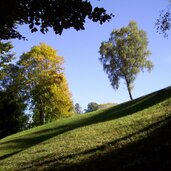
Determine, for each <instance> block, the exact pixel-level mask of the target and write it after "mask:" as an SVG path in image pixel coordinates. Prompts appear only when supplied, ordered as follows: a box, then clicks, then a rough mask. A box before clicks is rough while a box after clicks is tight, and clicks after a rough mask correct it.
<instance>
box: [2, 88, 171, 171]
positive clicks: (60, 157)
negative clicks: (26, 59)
mask: <svg viewBox="0 0 171 171" xmlns="http://www.w3.org/2000/svg"><path fill="white" fill-rule="evenodd" d="M170 117H171V88H167V89H164V90H161V91H158V92H155V93H152V94H150V95H147V96H144V97H141V98H139V99H136V100H134V101H130V102H126V103H123V104H121V105H118V106H115V107H112V108H109V109H106V110H101V111H96V112H92V113H88V114H84V115H79V116H75V117H71V118H66V119H60V120H57V121H55V122H53V123H50V124H47V125H43V126H40V127H36V128H33V129H30V130H27V131H23V132H20V133H18V134H14V135H11V136H8V137H6V138H4V139H2V140H0V170H4V171H5V170H13V171H15V170H16V171H17V170H53V169H55V170H60V169H64V170H66V169H68V170H70V169H69V168H70V167H72V168H74V169H78V170H79V168H81V169H83V168H84V165H85V168H88V169H90V168H89V167H88V164H87V165H86V163H89V162H90V161H93V160H95V159H96V161H97V159H99V158H101V159H102V158H103V157H104V156H106V155H109V154H110V153H112V154H113V152H115V151H117V150H119V149H122V148H125V147H126V146H128V145H129V144H133V143H136V142H139V141H141V140H143V139H145V138H148V137H149V136H150V135H151V134H152V133H153V132H154V131H155V130H157V129H159V128H160V127H162V126H163V125H165V124H167V123H168V122H169V121H170ZM95 163H96V162H95ZM103 165H105V163H104V164H103ZM103 165H102V164H101V166H100V163H99V164H98V166H96V165H93V164H91V165H90V166H91V169H92V170H93V169H94V170H96V169H98V167H103ZM106 167H107V166H106Z"/></svg>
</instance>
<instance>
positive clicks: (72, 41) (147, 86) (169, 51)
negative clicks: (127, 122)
mask: <svg viewBox="0 0 171 171" xmlns="http://www.w3.org/2000/svg"><path fill="white" fill-rule="evenodd" d="M91 2H92V3H93V5H97V6H99V7H101V6H102V7H104V8H105V9H106V10H107V12H108V13H113V14H114V15H115V17H114V18H113V19H112V20H111V21H110V22H107V23H105V24H103V25H100V24H98V23H93V22H91V21H89V20H87V22H86V24H85V28H86V29H85V30H83V31H79V32H77V31H75V30H74V29H68V30H65V31H64V32H63V34H62V35H61V36H59V35H55V34H54V32H53V31H52V30H50V31H49V32H48V34H46V35H43V34H41V33H39V32H37V33H30V30H29V29H28V27H26V26H22V27H20V28H19V30H20V31H21V32H22V33H23V35H24V36H26V37H27V38H28V41H22V40H12V43H13V45H14V47H15V48H14V51H15V52H16V56H20V55H21V54H22V53H23V52H26V51H29V50H30V48H31V47H32V46H34V45H38V44H39V43H40V42H44V43H46V44H48V45H50V46H52V47H53V48H54V49H56V50H57V51H58V54H59V55H60V56H63V57H64V60H65V64H64V67H65V74H66V76H67V80H68V84H69V88H70V91H71V93H72V97H73V101H74V103H77V102H78V103H79V104H80V105H81V106H82V108H83V109H85V108H86V107H87V104H88V103H89V102H96V103H98V104H101V103H107V102H114V103H121V102H124V101H127V100H129V95H128V92H127V89H126V85H125V84H124V81H121V84H120V87H119V89H118V90H117V91H115V90H114V89H113V88H112V86H111V85H110V82H109V79H108V77H107V74H106V73H104V72H103V67H102V65H101V64H100V62H99V60H98V58H99V57H100V55H99V53H98V51H99V47H100V44H101V42H102V41H107V40H108V38H109V35H110V33H111V32H112V30H113V29H118V28H120V27H123V26H127V25H128V23H129V22H130V21H131V20H134V21H136V22H137V24H138V26H139V28H140V29H143V30H144V31H146V32H147V36H148V41H149V46H148V47H149V50H150V51H151V53H152V55H151V56H150V58H149V59H150V60H151V61H152V62H153V64H154V69H153V70H152V71H151V73H148V72H144V73H140V74H139V75H138V76H137V79H136V80H135V83H134V89H133V91H132V94H133V97H134V98H137V97H139V96H142V95H145V94H148V93H150V92H153V91H156V90H158V89H161V88H164V87H167V86H170V85H171V79H170V77H169V76H170V73H171V33H170V34H169V37H168V38H164V37H163V35H160V34H158V33H157V31H156V28H155V24H154V23H155V22H156V19H157V18H158V17H159V13H160V11H161V10H162V9H165V8H166V7H167V5H168V3H169V0H141V1H137V0H108V1H107V0H101V1H98V0H91Z"/></svg>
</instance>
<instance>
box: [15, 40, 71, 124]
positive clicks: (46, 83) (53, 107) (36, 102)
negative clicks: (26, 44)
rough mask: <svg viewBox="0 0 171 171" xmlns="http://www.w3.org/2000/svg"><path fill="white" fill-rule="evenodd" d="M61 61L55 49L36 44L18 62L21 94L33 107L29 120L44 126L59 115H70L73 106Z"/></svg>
mask: <svg viewBox="0 0 171 171" xmlns="http://www.w3.org/2000/svg"><path fill="white" fill-rule="evenodd" d="M62 64H63V58H62V57H61V56H58V55H57V52H56V50H54V49H53V48H51V47H50V46H47V45H46V44H43V43H42V44H40V45H38V46H34V47H33V48H32V49H31V50H30V51H29V52H27V53H24V54H23V55H22V56H21V57H20V60H19V62H18V65H19V67H20V73H21V75H22V77H23V79H22V80H23V82H22V84H23V91H24V92H25V94H28V97H29V99H28V101H29V102H31V104H32V108H33V113H34V116H33V120H34V122H35V123H36V124H44V123H47V122H49V121H52V120H54V119H56V118H58V117H60V116H61V115H65V116H68V115H70V113H71V111H72V109H73V104H72V100H71V93H70V92H69V89H68V84H67V81H66V78H65V75H64V73H63V67H62Z"/></svg>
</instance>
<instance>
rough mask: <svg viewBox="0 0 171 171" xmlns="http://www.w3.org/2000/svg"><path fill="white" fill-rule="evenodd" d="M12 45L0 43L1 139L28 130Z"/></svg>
mask: <svg viewBox="0 0 171 171" xmlns="http://www.w3.org/2000/svg"><path fill="white" fill-rule="evenodd" d="M12 47H13V46H12V44H11V43H9V42H7V43H2V42H0V138H2V137H5V136H7V135H10V134H12V133H15V132H18V131H21V130H23V129H25V128H27V126H28V125H27V123H28V119H29V117H28V116H27V115H25V113H24V110H25V108H26V105H25V103H24V101H23V99H22V96H20V89H19V87H20V82H19V80H18V67H17V66H16V65H14V64H12V63H11V62H12V61H13V59H14V55H13V54H12V53H11V49H12Z"/></svg>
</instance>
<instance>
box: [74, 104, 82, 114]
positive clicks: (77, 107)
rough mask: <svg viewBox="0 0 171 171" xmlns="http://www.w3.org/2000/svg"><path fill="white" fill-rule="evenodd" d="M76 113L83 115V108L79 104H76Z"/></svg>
mask: <svg viewBox="0 0 171 171" xmlns="http://www.w3.org/2000/svg"><path fill="white" fill-rule="evenodd" d="M75 112H76V113H77V114H81V113H82V109H81V106H80V104H79V103H76V104H75Z"/></svg>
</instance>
